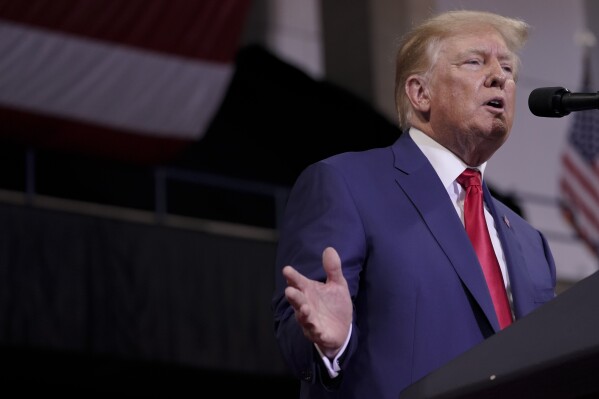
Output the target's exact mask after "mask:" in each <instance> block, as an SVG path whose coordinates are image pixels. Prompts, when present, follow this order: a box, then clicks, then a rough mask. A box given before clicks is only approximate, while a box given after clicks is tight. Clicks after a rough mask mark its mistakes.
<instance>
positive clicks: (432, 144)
mask: <svg viewBox="0 0 599 399" xmlns="http://www.w3.org/2000/svg"><path fill="white" fill-rule="evenodd" d="M409 134H410V137H411V138H412V140H414V143H416V145H417V146H418V148H420V150H421V151H422V152H423V153H424V156H425V157H426V158H427V159H428V161H429V162H430V163H431V165H432V166H433V168H434V169H435V172H437V175H438V176H439V178H440V179H441V182H443V186H444V187H445V188H449V187H450V186H451V184H452V183H453V182H454V181H455V179H457V177H458V176H459V175H460V174H461V173H462V172H463V171H464V169H466V168H468V167H469V166H468V165H466V164H465V163H464V162H463V161H462V160H461V159H460V158H458V157H457V156H456V155H455V154H454V153H453V152H451V151H449V150H448V149H447V148H445V147H443V146H442V145H441V144H439V143H437V142H436V141H435V140H433V139H432V138H430V137H429V136H427V135H426V134H425V133H424V132H422V131H421V130H418V129H416V128H414V127H411V128H410V130H409ZM486 166H487V162H484V163H482V164H481V165H478V166H477V167H476V169H478V170H479V171H480V175H481V179H482V177H483V176H484V172H485V168H486Z"/></svg>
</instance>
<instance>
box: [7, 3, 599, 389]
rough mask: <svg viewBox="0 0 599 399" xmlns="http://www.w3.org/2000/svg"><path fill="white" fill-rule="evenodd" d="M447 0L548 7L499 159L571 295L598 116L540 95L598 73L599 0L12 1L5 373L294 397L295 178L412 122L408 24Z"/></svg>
mask: <svg viewBox="0 0 599 399" xmlns="http://www.w3.org/2000/svg"><path fill="white" fill-rule="evenodd" d="M449 9H480V10H488V11H495V12H499V13H502V14H505V15H508V16H512V17H518V18H522V19H524V20H525V21H527V22H528V23H529V24H530V25H531V26H532V30H531V36H530V39H529V42H528V44H527V45H526V47H525V48H524V50H523V52H522V54H521V58H522V68H521V73H520V80H519V92H518V97H517V116H516V120H515V124H514V128H513V131H512V135H511V137H510V139H509V141H508V143H507V144H506V145H505V146H504V147H503V148H502V149H501V150H499V152H498V153H497V154H496V155H495V156H494V158H493V159H492V160H491V161H490V163H489V165H488V167H487V172H486V177H487V180H488V182H489V184H490V185H491V187H492V189H493V191H494V192H495V193H496V195H497V196H499V197H501V198H502V199H504V201H506V202H507V203H508V204H509V205H510V206H512V207H513V208H514V209H516V210H517V211H518V212H520V213H521V214H522V215H523V216H524V217H525V218H527V219H528V220H529V221H530V222H531V223H532V224H533V225H534V226H536V227H537V228H538V229H539V230H541V231H542V232H543V233H544V234H545V235H546V237H547V238H548V240H549V243H550V245H551V248H552V250H553V253H554V256H555V260H556V264H557V272H558V279H559V287H558V288H559V292H563V291H564V290H567V289H568V288H569V287H571V286H572V285H574V284H576V283H577V282H578V281H580V280H582V279H584V278H585V277H587V276H589V275H590V274H592V273H594V272H595V271H597V269H598V267H599V245H598V244H599V181H598V177H597V176H598V170H599V167H598V161H597V159H598V156H597V152H598V148H599V119H598V118H597V111H596V110H591V111H585V112H577V113H575V114H571V115H567V116H565V117H563V118H540V117H536V116H534V115H532V113H531V112H530V111H529V110H528V105H527V102H528V95H529V94H530V92H531V91H532V90H533V89H535V88H538V87H549V86H561V87H565V88H567V89H569V90H571V91H572V92H597V88H596V87H597V86H596V85H594V83H593V82H596V81H597V76H598V68H599V59H598V58H599V51H598V50H597V46H596V45H595V37H596V36H597V34H599V22H598V21H599V19H597V18H596V16H597V15H599V4H598V3H597V2H593V1H591V0H573V1H569V2H563V1H560V0H543V1H541V0H531V1H527V2H522V1H517V0H505V1H502V2H496V1H482V0H477V1H475V0H463V1H457V0H456V1H451V0H437V1H434V0H425V1H422V0H370V1H368V0H343V1H342V0H327V1H319V0H201V1H200V0H198V1H191V0H189V1H188V0H150V1H145V0H129V1H118V0H102V1H100V0H86V1H83V0H52V1H50V0H28V1H16V0H0V54H2V57H0V166H1V171H0V246H1V247H0V347H1V348H2V355H1V356H0V359H1V360H0V362H1V363H2V367H3V376H4V378H5V380H6V382H8V383H9V384H12V383H14V386H19V389H21V390H32V391H36V392H38V391H39V392H41V391H42V390H44V391H47V390H48V389H52V390H56V391H57V392H62V393H65V392H67V393H76V394H86V395H90V394H95V393H98V394H106V393H116V392H120V393H123V392H126V393H128V394H130V395H142V396H144V395H145V396H152V395H155V394H168V395H171V396H172V395H175V394H176V395H179V396H181V395H183V394H194V395H195V394H201V393H203V392H206V391H207V390H208V389H212V388H216V387H218V389H219V391H220V392H221V393H223V392H226V390H227V389H231V390H233V389H238V388H239V387H240V386H241V387H244V388H245V389H246V391H247V392H250V391H253V390H254V391H255V392H257V393H261V394H264V393H265V392H272V393H273V394H276V395H277V397H294V396H295V395H296V391H297V382H296V381H295V380H294V379H293V378H291V376H289V374H288V372H287V370H286V368H285V365H284V364H283V362H282V359H281V358H280V356H279V353H278V350H277V348H276V345H275V342H274V337H273V328H272V318H271V312H270V298H271V295H272V290H273V278H274V272H275V269H274V267H275V265H274V254H275V250H276V244H277V224H278V221H279V220H280V215H281V212H282V209H283V208H284V204H285V200H286V195H287V192H288V190H289V188H290V186H291V185H292V184H293V182H294V180H295V178H296V177H297V175H298V174H299V172H300V171H301V170H302V169H303V168H304V167H306V166H307V165H308V164H310V163H312V162H314V161H316V160H318V159H321V158H324V157H326V156H329V155H332V154H334V153H338V152H342V151H349V150H361V149H366V148H370V147H378V146H385V145H389V144H391V143H392V142H393V141H394V140H395V139H396V138H397V136H398V135H399V134H400V132H401V130H400V128H399V127H398V126H397V122H396V115H395V111H394V108H395V107H394V102H393V90H394V53H395V48H396V46H397V43H398V40H399V38H400V37H401V35H402V34H403V33H404V32H406V31H407V30H408V29H409V28H410V27H411V26H412V24H414V23H417V22H419V21H421V20H422V19H423V18H425V17H427V16H429V15H430V14H431V13H434V12H438V11H444V10H449ZM229 387H230V388H229Z"/></svg>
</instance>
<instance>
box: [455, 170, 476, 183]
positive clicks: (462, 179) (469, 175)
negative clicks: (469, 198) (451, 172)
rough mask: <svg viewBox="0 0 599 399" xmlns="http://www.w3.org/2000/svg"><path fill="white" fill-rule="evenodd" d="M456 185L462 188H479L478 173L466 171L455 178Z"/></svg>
mask: <svg viewBox="0 0 599 399" xmlns="http://www.w3.org/2000/svg"><path fill="white" fill-rule="evenodd" d="M457 180H458V183H460V185H461V186H462V187H464V188H468V187H470V186H480V185H481V184H480V173H479V171H478V170H476V169H466V170H464V171H463V172H462V174H461V175H459V176H458V178H457Z"/></svg>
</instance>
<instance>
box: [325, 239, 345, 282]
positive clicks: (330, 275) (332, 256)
mask: <svg viewBox="0 0 599 399" xmlns="http://www.w3.org/2000/svg"><path fill="white" fill-rule="evenodd" d="M322 266H323V267H324V270H325V272H326V273H327V282H333V283H342V284H343V283H345V277H343V271H342V268H341V258H340V257H339V254H338V253H337V251H336V250H335V248H333V247H327V248H325V250H324V251H323V252H322Z"/></svg>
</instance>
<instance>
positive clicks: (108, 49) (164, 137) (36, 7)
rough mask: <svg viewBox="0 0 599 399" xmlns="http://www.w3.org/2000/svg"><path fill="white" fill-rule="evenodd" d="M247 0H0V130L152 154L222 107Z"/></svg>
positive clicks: (34, 141) (130, 156)
mask: <svg viewBox="0 0 599 399" xmlns="http://www.w3.org/2000/svg"><path fill="white" fill-rule="evenodd" d="M249 7H250V0H227V1H221V0H198V1H188V0H127V1H123V0H86V1H81V0H27V1H21V0H0V54H2V56H1V57H0V137H1V138H9V139H10V138H12V139H16V140H19V141H24V142H26V143H27V144H30V145H35V146H50V147H54V148H57V149H61V150H72V151H75V152H82V153H84V154H85V153H93V154H95V155H103V156H108V157H112V158H117V159H123V160H128V161H136V162H141V163H153V162H159V161H162V160H164V159H165V158H168V157H169V156H171V155H173V154H175V153H176V152H178V151H179V150H180V149H181V148H182V147H185V146H187V145H188V144H189V143H190V142H192V141H196V140H199V139H200V138H202V136H203V134H204V132H205V131H206V130H207V126H208V125H209V124H210V122H211V120H212V118H213V116H214V114H215V113H216V111H217V110H218V108H219V106H220V105H221V101H222V100H223V98H224V96H225V94H226V91H227V88H228V85H229V83H230V80H231V78H232V75H233V72H234V58H235V55H236V52H237V50H238V45H239V41H240V37H241V33H242V28H243V26H244V22H245V19H246V15H247V14H248V10H249Z"/></svg>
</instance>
